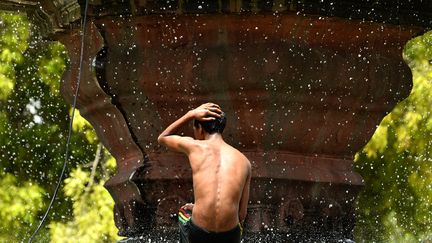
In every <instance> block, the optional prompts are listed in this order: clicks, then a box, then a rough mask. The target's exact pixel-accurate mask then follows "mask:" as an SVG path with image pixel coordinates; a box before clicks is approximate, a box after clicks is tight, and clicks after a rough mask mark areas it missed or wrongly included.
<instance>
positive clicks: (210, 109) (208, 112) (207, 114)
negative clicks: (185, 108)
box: [191, 103, 222, 121]
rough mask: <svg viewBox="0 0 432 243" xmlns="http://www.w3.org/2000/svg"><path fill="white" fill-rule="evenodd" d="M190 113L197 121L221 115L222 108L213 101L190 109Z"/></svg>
mask: <svg viewBox="0 0 432 243" xmlns="http://www.w3.org/2000/svg"><path fill="white" fill-rule="evenodd" d="M191 112H192V115H193V117H194V118H195V119H197V120H199V121H211V120H215V119H216V118H219V117H221V114H222V110H221V108H220V106H219V105H217V104H213V103H205V104H202V105H200V106H199V107H197V108H195V109H193V110H191Z"/></svg>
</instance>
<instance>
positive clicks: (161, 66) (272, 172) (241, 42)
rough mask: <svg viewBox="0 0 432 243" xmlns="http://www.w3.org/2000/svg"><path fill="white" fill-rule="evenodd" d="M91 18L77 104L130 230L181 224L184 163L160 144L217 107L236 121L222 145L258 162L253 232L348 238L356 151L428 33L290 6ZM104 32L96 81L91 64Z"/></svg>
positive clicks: (187, 187)
mask: <svg viewBox="0 0 432 243" xmlns="http://www.w3.org/2000/svg"><path fill="white" fill-rule="evenodd" d="M95 25H96V26H97V30H96V29H95V28H94V27H93V28H92V29H91V30H92V32H91V33H92V35H89V37H87V43H89V44H90V45H89V46H88V49H86V50H89V51H91V52H86V55H85V57H86V60H88V61H87V62H86V63H85V67H86V70H87V71H86V72H85V73H84V75H83V78H84V79H83V80H85V81H88V82H87V83H84V86H83V87H82V90H81V91H80V98H79V100H78V103H79V108H80V109H81V110H84V111H85V110H86V109H89V110H91V112H83V113H84V114H83V115H84V116H85V117H86V118H87V119H89V120H90V122H91V123H92V124H93V126H94V127H95V128H96V130H97V131H98V135H99V136H100V137H101V140H102V141H103V142H104V144H105V145H106V146H107V147H108V149H109V150H110V151H111V152H112V154H113V155H114V156H115V157H116V159H117V163H118V173H117V175H116V176H115V177H113V178H112V179H110V181H109V182H108V183H107V185H106V186H107V188H108V190H109V191H110V193H111V195H112V196H113V198H114V199H115V201H116V222H117V226H118V227H119V229H120V234H121V235H126V236H131V235H135V234H139V233H143V232H144V231H145V230H149V229H155V228H158V227H162V226H165V227H166V226H168V227H174V226H175V223H174V221H171V218H172V216H173V214H175V213H176V208H177V207H179V206H181V204H182V203H184V202H188V201H192V200H193V192H192V181H191V171H190V167H189V165H188V163H187V158H186V157H185V156H183V155H180V154H175V153H172V152H168V151H166V150H164V149H162V148H161V147H160V146H159V145H158V144H157V142H156V138H157V136H158V134H159V133H160V132H161V130H162V129H163V128H164V127H165V126H167V125H168V124H169V123H171V122H172V121H174V120H175V119H176V118H177V117H179V116H181V115H182V114H183V113H185V112H186V111H187V110H189V109H191V108H193V107H195V106H197V105H199V104H200V103H203V102H207V101H212V102H216V103H219V104H220V105H221V106H222V108H223V109H224V110H225V112H226V113H227V115H228V124H227V128H226V131H225V132H224V137H225V139H226V140H227V142H229V143H230V144H232V145H234V146H235V147H237V148H238V149H240V150H241V151H242V152H244V153H245V155H246V156H247V157H248V158H249V159H250V160H251V162H252V165H253V179H252V186H251V198H250V201H251V203H250V207H249V216H248V218H247V221H246V227H247V229H248V230H249V231H252V232H260V231H265V230H267V229H273V230H275V231H281V232H286V231H291V230H293V229H302V228H303V227H305V226H306V225H307V226H308V227H309V228H310V227H312V230H318V231H327V230H329V229H333V230H337V229H342V231H343V232H344V233H343V234H344V235H345V236H346V237H349V235H350V230H351V229H352V227H353V223H354V219H353V217H354V216H353V214H352V212H353V200H354V199H355V197H356V195H357V193H358V191H359V190H360V188H361V186H362V178H361V177H360V175H359V174H358V173H356V172H355V171H353V168H352V159H353V156H354V154H355V152H356V151H358V150H359V149H360V148H361V147H362V146H364V145H365V144H366V142H367V141H368V140H369V139H370V137H371V135H372V133H373V131H374V130H375V128H376V126H377V125H378V123H379V121H380V120H381V119H382V117H383V116H384V115H385V114H386V113H387V112H389V111H390V110H391V109H392V108H393V107H394V105H395V104H396V103H397V102H398V101H400V100H401V99H403V98H405V97H406V96H407V95H408V94H409V92H410V89H411V85H412V82H411V72H410V70H409V68H408V67H407V65H406V64H405V63H404V61H403V58H402V49H403V46H404V44H405V43H406V42H407V41H408V40H409V39H410V38H412V37H413V36H415V35H416V34H417V33H418V32H419V31H420V29H418V28H413V27H401V26H391V25H382V24H375V23H366V22H360V21H349V20H345V19H339V18H326V19H321V18H319V17H314V16H296V15H289V14H287V15H270V14H268V15H265V14H256V15H218V14H215V15H205V16H192V15H181V16H177V15H171V16H170V15H164V16H163V17H160V16H152V15H149V16H135V17H127V18H126V17H123V18H119V17H118V16H115V17H110V16H106V17H100V18H97V19H96V20H95ZM96 31H99V32H100V33H101V34H102V38H101V37H100V36H99V35H98V34H97V33H96ZM70 35H71V33H69V34H67V35H66V37H65V38H67V37H68V36H70ZM102 40H103V41H104V46H105V48H104V49H103V51H101V52H100V55H99V57H98V59H97V60H96V62H97V63H98V65H99V66H100V67H99V68H98V69H97V73H98V77H99V83H98V82H97V81H96V79H95V73H94V72H93V73H92V72H91V71H90V70H91V65H90V64H91V62H90V60H91V58H92V57H94V56H96V52H97V51H99V50H101V48H102V46H101V41H102ZM68 41H70V40H67V39H63V42H64V43H65V44H66V46H67V47H68V49H69V51H70V52H76V51H75V50H74V49H73V48H76V44H68ZM76 41H77V40H74V43H77V42H76ZM71 59H73V60H75V61H74V62H72V66H71V67H70V69H71V70H76V60H77V56H76V55H71ZM71 80H73V76H70V75H69V76H66V83H65V84H64V85H63V86H64V87H65V88H64V90H63V93H65V94H67V95H70V93H71V92H72V91H73V87H74V85H73V82H72V81H71ZM68 87H72V89H70V88H69V90H68V89H66V88H68ZM81 92H82V93H81ZM85 97H88V99H87V98H85ZM94 97H104V99H101V100H102V101H100V102H96V104H94V101H95V100H98V99H94ZM110 98H111V101H112V104H114V105H112V104H111V103H110V102H109V101H110ZM89 107H90V108H89ZM92 107H98V109H93V108H92ZM184 132H185V134H189V135H190V134H191V129H185V131H184ZM144 151H145V154H146V156H145V157H146V162H144V165H146V167H143V163H142V162H143V161H144V156H143V154H144ZM143 219H146V220H147V219H149V220H147V221H145V220H143ZM314 227H315V228H314ZM328 227H330V228H328Z"/></svg>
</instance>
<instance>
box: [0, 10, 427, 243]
mask: <svg viewBox="0 0 432 243" xmlns="http://www.w3.org/2000/svg"><path fill="white" fill-rule="evenodd" d="M404 56H405V58H406V60H407V62H408V63H409V65H410V67H411V69H412V72H413V77H414V88H413V90H412V93H411V95H410V96H409V97H408V98H407V99H406V100H404V101H403V102H401V103H400V104H398V105H397V106H396V108H395V109H394V110H393V111H392V112H391V113H390V114H388V115H387V116H386V117H385V118H384V119H383V121H382V122H381V124H380V126H379V127H378V129H377V130H376V132H375V134H374V136H373V137H372V139H371V140H370V142H369V143H368V144H367V145H366V146H365V147H364V149H363V150H362V151H360V152H359V153H358V154H357V155H356V157H355V167H356V170H357V171H359V172H360V174H361V175H362V176H363V178H364V180H365V184H366V186H365V188H364V190H363V191H362V192H361V194H360V195H359V197H358V200H357V212H356V213H357V225H356V228H355V240H356V241H358V242H419V241H427V240H429V241H432V158H431V151H432V116H431V107H432V95H431V91H432V64H431V63H432V61H430V60H432V32H429V33H426V34H424V35H423V36H420V37H417V38H415V39H413V40H411V41H409V42H408V43H407V45H406V47H405V50H404ZM67 60H68V58H67V53H66V52H65V49H64V47H63V46H62V45H61V44H59V43H57V42H46V41H44V40H41V39H40V38H38V36H37V35H36V33H32V32H31V26H30V24H29V21H28V20H27V19H26V17H25V16H22V15H19V14H12V13H6V12H5V13H2V12H0V242H20V241H26V240H27V239H28V238H29V237H30V234H31V233H32V231H33V230H34V229H35V228H36V226H37V224H38V223H39V220H40V218H41V216H42V214H43V213H44V210H45V207H46V205H48V202H49V199H50V194H51V193H52V192H53V190H54V188H55V184H56V179H57V176H58V174H59V173H60V171H61V167H62V163H63V159H64V152H65V151H64V150H65V141H66V136H67V128H68V121H69V116H70V114H71V111H70V107H69V106H68V105H66V104H65V102H64V101H63V99H62V98H61V96H60V94H59V85H60V80H61V75H62V73H63V71H64V70H65V68H66V66H67ZM73 131H74V135H73V137H72V142H71V151H72V156H71V160H70V163H69V166H68V170H67V173H66V178H65V179H64V183H63V187H62V190H61V192H60V193H59V198H58V200H57V201H56V203H55V204H54V208H53V210H52V213H51V215H50V218H49V222H48V223H47V224H46V225H45V227H44V228H43V229H42V232H41V234H40V235H39V236H38V237H37V241H40V242H49V241H52V242H115V241H117V240H119V237H118V236H117V235H116V234H117V229H116V228H115V226H114V220H113V206H114V202H113V200H112V198H111V197H110V196H109V194H108V192H107V191H106V190H105V189H104V188H103V184H104V182H105V181H106V180H107V179H108V178H109V177H110V176H112V175H113V173H114V170H115V160H114V159H113V157H112V156H111V155H110V154H109V153H108V152H107V151H106V149H104V148H103V146H102V145H101V143H100V142H99V140H98V139H97V137H96V135H95V132H94V130H93V129H92V127H91V126H90V124H89V123H88V122H87V121H85V120H84V119H83V118H82V117H81V116H80V115H79V113H78V114H76V117H75V118H74V124H73ZM94 222H98V223H97V224H95V223H94Z"/></svg>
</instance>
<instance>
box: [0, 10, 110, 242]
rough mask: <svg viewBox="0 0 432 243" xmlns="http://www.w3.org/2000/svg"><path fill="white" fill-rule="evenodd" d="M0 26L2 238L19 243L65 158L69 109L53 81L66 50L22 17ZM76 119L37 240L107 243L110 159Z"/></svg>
mask: <svg viewBox="0 0 432 243" xmlns="http://www.w3.org/2000/svg"><path fill="white" fill-rule="evenodd" d="M0 27H1V28H0V242H20V241H26V239H28V237H29V236H30V234H31V233H32V232H33V231H34V230H35V228H36V226H37V225H38V224H39V221H40V219H41V216H42V214H43V213H44V211H45V210H46V207H47V206H48V202H49V199H50V198H51V194H52V192H53V190H54V187H55V184H56V182H57V178H58V175H59V173H60V171H61V168H62V165H63V161H64V154H65V148H66V144H65V143H66V136H67V129H68V125H69V116H70V108H69V106H68V105H66V104H65V102H64V100H63V98H62V97H61V96H60V94H59V90H60V88H59V85H60V78H61V76H62V74H63V72H64V70H65V68H66V65H67V63H66V60H67V53H66V51H65V48H64V47H63V46H62V45H61V44H59V43H56V42H54V43H50V42H44V41H40V40H38V41H35V40H36V36H35V35H34V34H32V33H30V26H29V23H28V21H27V19H26V18H25V17H24V16H21V15H16V14H11V13H1V12H0ZM29 43H32V44H31V48H29ZM75 118H76V120H75V122H74V124H73V128H74V129H73V130H74V135H73V136H72V140H71V158H70V161H69V164H68V168H69V169H68V170H67V172H66V179H65V187H64V190H62V191H60V192H59V195H58V198H57V200H56V203H54V207H53V209H52V211H51V213H50V215H49V218H48V222H47V223H45V228H42V231H41V233H40V234H39V236H38V237H37V238H36V240H37V241H40V242H49V241H53V242H66V241H73V242H112V241H115V240H116V239H117V238H116V232H117V230H116V228H115V227H114V221H113V210H112V207H113V201H112V199H111V197H110V196H109V195H108V192H107V191H106V190H105V189H104V188H103V183H104V181H106V180H107V178H109V177H110V175H111V174H112V173H113V165H114V166H115V162H113V161H114V159H113V158H112V157H111V156H110V155H109V154H107V152H106V151H104V150H103V149H102V148H101V146H98V144H99V142H98V140H97V138H96V135H95V132H94V130H93V129H92V128H91V126H90V125H89V124H88V123H87V122H86V121H85V120H84V119H83V118H82V117H80V116H79V113H77V115H76V117H75ZM101 151H102V152H101ZM95 152H96V153H97V154H98V156H97V159H94V157H95V156H94V154H95ZM90 160H92V162H89V161H90ZM95 161H97V163H96V162H95ZM81 189H84V191H82V190H81ZM95 222H98V223H97V224H95ZM65 237H67V238H65ZM66 239H67V240H66ZM72 239H75V240H72Z"/></svg>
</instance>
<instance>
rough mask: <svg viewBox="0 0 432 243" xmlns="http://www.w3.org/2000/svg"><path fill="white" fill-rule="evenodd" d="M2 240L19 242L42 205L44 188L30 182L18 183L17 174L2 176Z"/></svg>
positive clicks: (0, 183)
mask: <svg viewBox="0 0 432 243" xmlns="http://www.w3.org/2000/svg"><path fill="white" fill-rule="evenodd" d="M0 185H1V187H2V189H4V188H7V190H0V219H1V220H0V242H18V241H19V240H20V239H21V237H20V236H21V235H24V234H25V233H27V232H26V231H27V229H28V228H30V226H31V225H32V223H33V222H35V221H36V215H37V214H36V213H37V212H38V210H39V208H41V207H42V193H43V189H42V188H41V187H39V186H38V185H36V184H32V183H30V182H25V183H18V182H17V179H16V177H15V176H13V175H11V174H3V175H2V177H1V178H0Z"/></svg>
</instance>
